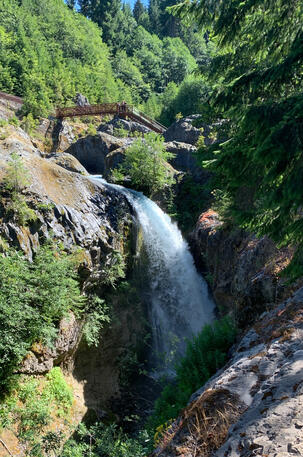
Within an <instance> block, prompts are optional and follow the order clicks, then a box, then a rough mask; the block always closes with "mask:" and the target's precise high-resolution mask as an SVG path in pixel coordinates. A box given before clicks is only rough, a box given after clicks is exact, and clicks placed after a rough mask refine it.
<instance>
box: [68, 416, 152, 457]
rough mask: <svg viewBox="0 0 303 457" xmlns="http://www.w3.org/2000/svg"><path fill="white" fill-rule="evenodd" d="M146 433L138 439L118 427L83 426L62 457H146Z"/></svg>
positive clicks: (101, 425) (99, 424)
mask: <svg viewBox="0 0 303 457" xmlns="http://www.w3.org/2000/svg"><path fill="white" fill-rule="evenodd" d="M148 441H149V439H148V436H147V434H146V433H145V432H141V434H140V436H139V437H138V439H136V438H131V437H129V436H128V435H126V434H125V433H123V432H122V431H121V430H119V429H118V427H117V426H116V425H104V424H102V423H98V424H96V425H93V426H92V427H90V428H86V427H85V425H83V424H81V425H80V426H79V427H78V429H77V432H76V433H75V434H74V437H73V438H72V439H70V440H68V441H67V442H66V443H65V445H64V448H63V451H62V453H61V454H60V457H86V456H87V455H90V456H91V457H100V456H102V457H144V456H146V455H147V446H146V443H147V442H148Z"/></svg>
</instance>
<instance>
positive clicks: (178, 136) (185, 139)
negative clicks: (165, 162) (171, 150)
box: [163, 114, 202, 145]
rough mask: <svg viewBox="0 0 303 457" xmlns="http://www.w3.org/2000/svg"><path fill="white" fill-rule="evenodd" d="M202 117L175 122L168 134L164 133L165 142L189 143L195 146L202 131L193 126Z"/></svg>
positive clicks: (196, 116)
mask: <svg viewBox="0 0 303 457" xmlns="http://www.w3.org/2000/svg"><path fill="white" fill-rule="evenodd" d="M199 117H200V115H199V114H194V115H192V116H187V117H184V118H182V119H180V120H178V121H176V122H174V123H173V124H172V125H171V126H170V127H168V129H167V130H166V132H164V135H163V136H164V138H165V141H167V142H169V141H178V142H181V143H188V144H192V145H195V144H196V143H197V141H198V139H199V137H200V136H201V135H202V130H200V129H198V128H196V127H194V126H193V125H192V123H193V121H194V120H195V119H198V118H199Z"/></svg>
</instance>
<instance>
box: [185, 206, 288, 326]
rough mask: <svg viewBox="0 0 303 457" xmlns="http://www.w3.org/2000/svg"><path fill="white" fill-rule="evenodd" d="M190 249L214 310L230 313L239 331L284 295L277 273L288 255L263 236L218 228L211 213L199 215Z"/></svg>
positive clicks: (283, 287) (216, 220)
mask: <svg viewBox="0 0 303 457" xmlns="http://www.w3.org/2000/svg"><path fill="white" fill-rule="evenodd" d="M190 244H191V248H192V252H193V254H194V257H195V260H196V263H197V265H198V266H199V268H200V270H201V271H202V272H203V273H204V274H205V276H206V278H207V280H208V282H209V284H210V287H211V289H212V291H213V295H214V298H215V300H216V302H217V304H218V306H219V308H220V309H221V310H222V311H223V312H229V311H232V312H233V313H234V314H235V316H236V319H237V321H238V324H239V325H240V326H241V327H245V326H247V325H249V324H251V323H253V322H254V321H255V319H256V317H257V316H258V315H259V314H260V313H262V312H263V311H264V310H265V309H266V308H267V307H268V306H269V307H270V306H272V305H273V304H275V303H278V302H280V301H281V300H282V299H283V298H284V297H286V296H287V294H289V293H290V287H289V286H287V285H286V280H283V278H281V277H280V276H279V273H280V272H281V271H282V270H283V269H284V268H285V267H286V266H287V265H288V264H289V262H290V260H291V258H292V255H293V251H292V250H291V249H289V248H285V249H278V248H277V247H276V246H275V244H274V243H273V242H272V241H271V240H270V239H269V238H267V237H262V238H257V237H256V236H254V235H252V234H249V233H247V232H245V231H244V230H241V229H239V228H230V227H227V226H224V225H223V224H222V222H221V221H220V219H219V216H218V214H217V213H216V212H215V211H213V210H208V211H206V212H204V213H203V214H201V216H200V218H199V221H198V222H197V225H196V227H195V230H194V231H193V232H192V233H191V235H190Z"/></svg>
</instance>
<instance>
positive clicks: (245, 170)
mask: <svg viewBox="0 0 303 457" xmlns="http://www.w3.org/2000/svg"><path fill="white" fill-rule="evenodd" d="M174 11H175V12H177V13H179V14H181V15H188V14H192V15H193V17H194V20H195V21H197V22H198V23H199V24H203V25H204V26H207V27H209V28H211V29H212V34H213V35H214V36H215V37H216V40H217V41H218V43H219V45H220V47H221V52H220V55H219V56H218V57H217V58H215V59H214V60H213V62H212V64H211V66H210V71H209V77H210V78H211V80H212V81H213V82H215V81H216V82H217V89H216V92H215V94H214V96H213V97H212V100H211V101H212V104H213V106H214V108H215V109H216V111H217V115H221V116H224V117H226V118H228V119H230V129H229V130H230V140H229V141H228V142H226V143H224V144H223V145H222V146H221V147H220V148H219V149H218V148H216V149H217V151H215V152H216V154H214V155H213V156H212V157H211V159H212V160H211V162H210V166H211V168H212V169H213V170H214V171H215V172H216V176H217V181H216V185H217V186H218V188H220V189H221V190H222V191H223V192H224V193H225V195H226V196H227V197H228V200H229V201H230V205H229V210H230V213H231V214H232V215H233V217H234V218H235V220H236V222H238V223H240V224H241V225H242V226H243V227H245V228H248V229H251V230H254V231H257V232H258V233H259V234H264V233H265V234H268V235H270V236H271V237H273V238H274V239H275V240H277V241H278V242H280V243H288V244H289V243H294V244H296V245H297V246H300V249H299V250H298V254H297V258H298V259H300V264H301V267H300V273H301V274H302V273H303V262H302V259H303V256H302V252H303V216H302V201H303V187H302V177H303V160H302V159H303V154H302V152H303V151H302V138H303V134H302V118H303V95H302V89H303V77H302V65H303V30H302V23H303V10H302V2H301V1H299V0H294V1H292V2H289V1H286V0H275V1H274V0H263V1H262V2H260V1H259V0H251V1H249V2H243V1H242V0H226V1H224V4H223V3H222V2H218V1H216V0H209V1H207V2H206V1H200V2H196V1H192V2H183V3H182V4H181V5H178V6H177V7H176V8H174ZM218 81H219V82H218Z"/></svg>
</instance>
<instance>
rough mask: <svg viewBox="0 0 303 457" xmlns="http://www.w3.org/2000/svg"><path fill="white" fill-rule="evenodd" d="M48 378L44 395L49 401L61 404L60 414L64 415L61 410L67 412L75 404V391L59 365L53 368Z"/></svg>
mask: <svg viewBox="0 0 303 457" xmlns="http://www.w3.org/2000/svg"><path fill="white" fill-rule="evenodd" d="M46 379H47V380H48V383H47V386H46V388H45V389H44V391H43V396H44V397H46V399H48V400H49V401H52V400H53V401H55V402H56V403H57V405H59V406H60V409H59V410H58V411H60V415H63V414H62V412H61V411H63V413H64V412H67V411H68V410H69V408H70V407H71V406H72V404H73V398H74V397H73V391H72V389H71V388H70V387H69V386H68V385H67V384H66V381H65V379H64V376H63V374H62V371H61V369H60V368H59V367H55V368H53V369H52V370H51V371H50V372H49V373H47V375H46Z"/></svg>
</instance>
